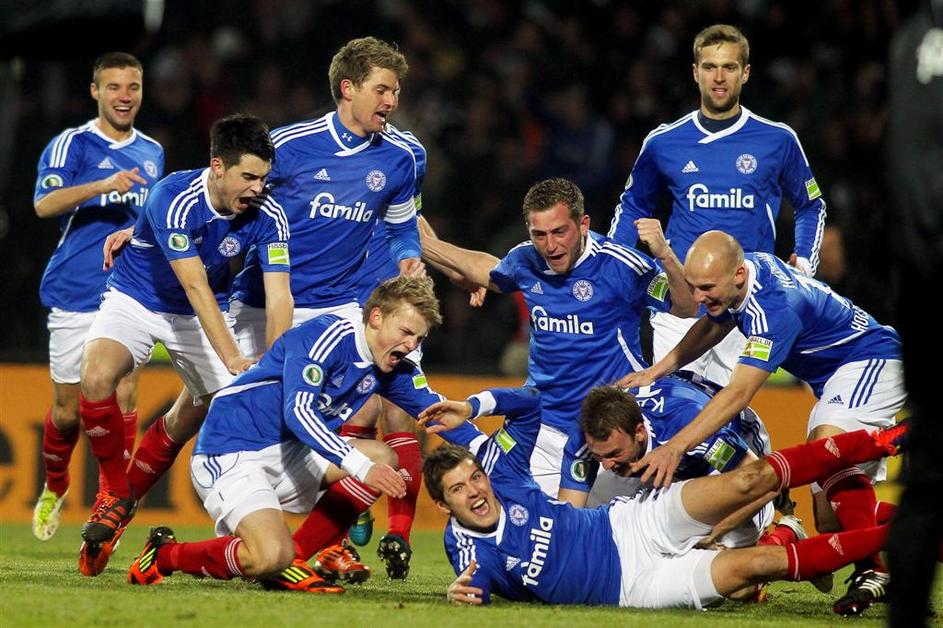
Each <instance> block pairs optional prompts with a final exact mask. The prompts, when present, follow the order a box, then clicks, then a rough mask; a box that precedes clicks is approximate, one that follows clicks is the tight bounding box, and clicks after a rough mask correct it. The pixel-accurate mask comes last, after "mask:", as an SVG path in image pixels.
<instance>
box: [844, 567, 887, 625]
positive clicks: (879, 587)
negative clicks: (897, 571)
mask: <svg viewBox="0 0 943 628" xmlns="http://www.w3.org/2000/svg"><path fill="white" fill-rule="evenodd" d="M845 582H850V583H851V584H849V585H848V592H847V593H845V595H843V596H842V597H840V598H838V601H836V602H835V604H833V605H832V610H833V611H835V612H836V613H838V614H839V615H841V616H842V617H855V616H858V615H860V614H861V613H863V612H865V611H866V610H868V608H870V607H871V605H872V604H874V603H875V602H882V601H884V599H885V596H886V595H887V589H888V587H889V586H890V584H891V577H890V576H889V575H888V574H886V573H884V572H881V571H875V570H873V569H868V570H866V571H857V570H856V571H855V572H854V573H853V574H851V576H850V577H849V578H848V579H847V580H845Z"/></svg>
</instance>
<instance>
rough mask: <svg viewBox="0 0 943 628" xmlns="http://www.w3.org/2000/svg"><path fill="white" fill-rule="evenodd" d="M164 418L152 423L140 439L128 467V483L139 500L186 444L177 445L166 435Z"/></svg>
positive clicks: (171, 463) (172, 462)
mask: <svg viewBox="0 0 943 628" xmlns="http://www.w3.org/2000/svg"><path fill="white" fill-rule="evenodd" d="M164 420H165V417H160V418H159V419H157V420H156V421H154V422H153V423H152V424H151V426H150V427H149V428H148V430H147V431H146V432H144V437H143V438H142V439H141V444H140V446H138V450H137V451H136V452H135V453H134V459H133V460H131V464H130V465H129V466H128V482H130V483H131V489H132V490H133V491H134V494H135V496H137V497H138V498H139V499H140V498H141V497H143V496H144V495H145V494H147V492H148V491H149V490H150V489H151V487H152V486H154V483H155V482H157V480H159V479H160V477H161V476H162V475H164V472H166V471H167V469H169V468H170V467H171V466H173V464H174V460H176V459H177V454H179V453H180V450H181V449H183V446H184V445H185V444H186V443H177V442H175V441H174V440H173V439H171V438H170V436H168V435H167V430H166V428H165V427H164Z"/></svg>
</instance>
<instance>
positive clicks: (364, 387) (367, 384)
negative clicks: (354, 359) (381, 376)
mask: <svg viewBox="0 0 943 628" xmlns="http://www.w3.org/2000/svg"><path fill="white" fill-rule="evenodd" d="M376 385H377V378H376V377H374V376H373V375H372V374H370V373H367V375H366V376H365V377H364V378H363V379H362V380H360V383H359V384H357V392H359V393H360V394H362V395H364V394H366V393H368V392H370V391H371V390H373V388H374V386H376Z"/></svg>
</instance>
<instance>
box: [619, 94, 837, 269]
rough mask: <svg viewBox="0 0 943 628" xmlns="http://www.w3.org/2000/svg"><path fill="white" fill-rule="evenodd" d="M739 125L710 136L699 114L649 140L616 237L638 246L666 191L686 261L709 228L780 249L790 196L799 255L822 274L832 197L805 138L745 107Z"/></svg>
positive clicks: (672, 229) (676, 242) (672, 230)
mask: <svg viewBox="0 0 943 628" xmlns="http://www.w3.org/2000/svg"><path fill="white" fill-rule="evenodd" d="M741 110H742V111H741V114H740V118H739V119H738V120H737V122H736V123H735V124H734V125H733V126H731V127H729V128H727V129H724V130H722V131H719V132H717V133H710V132H708V131H707V130H706V129H704V127H703V126H701V124H700V123H699V121H698V117H697V116H698V112H697V111H694V112H692V113H689V114H688V115H686V116H684V117H683V118H681V119H680V120H678V121H676V122H673V123H672V124H664V125H662V126H660V127H658V128H657V129H655V130H654V131H652V132H651V133H650V134H649V135H648V137H646V138H645V141H644V143H643V144H642V150H641V152H640V153H639V156H638V160H637V161H636V162H635V166H634V167H633V168H632V173H631V175H630V176H629V180H628V181H627V182H626V186H625V191H624V192H623V193H622V198H621V199H620V202H619V205H618V206H617V207H616V212H615V216H614V217H613V219H612V226H611V228H610V230H609V237H611V238H612V239H614V240H615V241H616V242H619V243H621V244H625V245H628V246H633V245H634V244H635V242H636V240H638V231H637V229H636V227H635V225H634V221H635V220H636V219H637V218H646V217H650V216H651V215H652V212H653V210H654V209H655V207H656V203H657V201H658V196H659V193H660V192H661V191H662V190H664V189H667V190H668V192H669V193H670V194H671V199H672V204H671V217H670V219H669V221H668V228H667V229H666V230H665V236H666V237H667V238H668V241H669V242H670V243H671V248H672V249H673V250H674V252H675V254H677V256H678V258H679V259H680V260H682V261H684V259H685V257H686V256H687V253H688V249H689V248H690V247H691V244H692V243H693V242H694V240H695V239H697V237H698V236H700V235H701V234H702V233H704V232H705V231H710V230H711V229H719V230H721V231H724V232H726V233H729V234H730V235H732V236H733V237H735V238H736V239H737V241H739V242H740V244H741V245H742V246H743V248H744V250H746V251H760V252H766V253H772V252H773V245H774V243H775V239H776V217H777V216H778V215H779V209H780V203H781V201H782V198H783V196H784V195H785V197H786V198H787V199H788V200H789V202H790V204H791V205H792V206H793V208H794V209H795V251H796V255H797V256H799V257H802V258H805V259H807V260H808V261H809V264H810V266H811V270H812V271H813V273H814V272H815V269H816V267H817V266H818V262H819V247H820V246H821V244H822V233H823V229H824V228H825V201H824V200H823V199H822V198H821V196H822V194H821V191H820V190H819V186H818V184H817V183H816V181H815V178H814V177H813V176H812V171H811V170H810V169H809V162H808V160H807V159H806V156H805V153H804V152H803V151H802V146H801V145H800V144H799V138H798V137H797V136H796V134H795V132H794V131H793V130H792V129H790V128H789V127H788V126H786V125H785V124H781V123H778V122H771V121H769V120H766V119H765V118H761V117H759V116H757V115H756V114H754V113H752V112H750V111H749V110H747V109H746V108H745V107H741Z"/></svg>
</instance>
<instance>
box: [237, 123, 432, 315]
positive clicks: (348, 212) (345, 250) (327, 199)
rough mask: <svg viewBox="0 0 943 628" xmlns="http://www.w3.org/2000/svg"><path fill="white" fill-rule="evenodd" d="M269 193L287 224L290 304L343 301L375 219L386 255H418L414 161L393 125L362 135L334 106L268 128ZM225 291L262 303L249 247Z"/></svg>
mask: <svg viewBox="0 0 943 628" xmlns="http://www.w3.org/2000/svg"><path fill="white" fill-rule="evenodd" d="M272 141H273V142H274V144H275V163H274V165H273V167H272V172H271V174H270V175H269V179H268V180H269V183H270V185H271V186H272V196H273V198H274V199H275V200H277V201H278V203H279V204H280V205H281V206H282V207H284V208H285V213H286V214H287V216H288V221H289V225H290V226H291V233H292V239H291V242H290V243H289V251H290V253H291V260H292V268H291V293H292V295H293V296H294V299H295V307H301V308H320V307H329V306H333V305H343V304H345V303H350V302H353V301H355V300H356V298H357V282H358V279H359V277H360V272H361V269H362V267H363V264H364V259H365V258H366V253H367V248H368V246H369V245H370V239H371V237H372V235H373V231H374V227H375V226H376V224H377V223H378V222H379V221H381V220H382V221H383V222H384V223H385V225H386V238H387V243H388V245H389V247H390V248H391V251H392V256H393V258H394V260H399V259H403V258H406V257H418V256H419V254H420V249H419V232H418V231H417V228H416V205H415V201H414V199H413V196H414V194H415V192H416V178H417V172H418V166H417V161H416V154H415V152H414V149H413V147H412V144H411V143H410V142H415V138H412V139H411V140H410V139H408V138H406V136H404V135H403V134H401V133H399V132H397V131H395V130H390V131H384V132H382V133H373V134H371V135H369V136H368V137H366V138H361V137H358V136H356V135H355V134H354V133H353V132H351V131H350V130H348V129H346V128H345V127H344V126H343V125H342V124H341V123H340V120H339V119H338V116H337V114H336V113H334V112H332V113H329V114H327V115H325V116H323V117H321V118H318V119H315V120H309V121H307V122H300V123H297V124H292V125H289V126H286V127H282V128H280V129H276V130H275V131H273V132H272ZM233 298H235V299H238V300H240V301H242V302H243V303H246V304H248V305H251V306H254V307H264V305H265V295H264V291H263V290H262V277H261V269H260V268H259V264H258V260H257V259H256V258H255V257H254V256H252V255H250V256H248V257H247V259H246V267H245V270H243V272H242V273H240V275H239V277H237V279H236V283H235V285H234V290H233Z"/></svg>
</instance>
